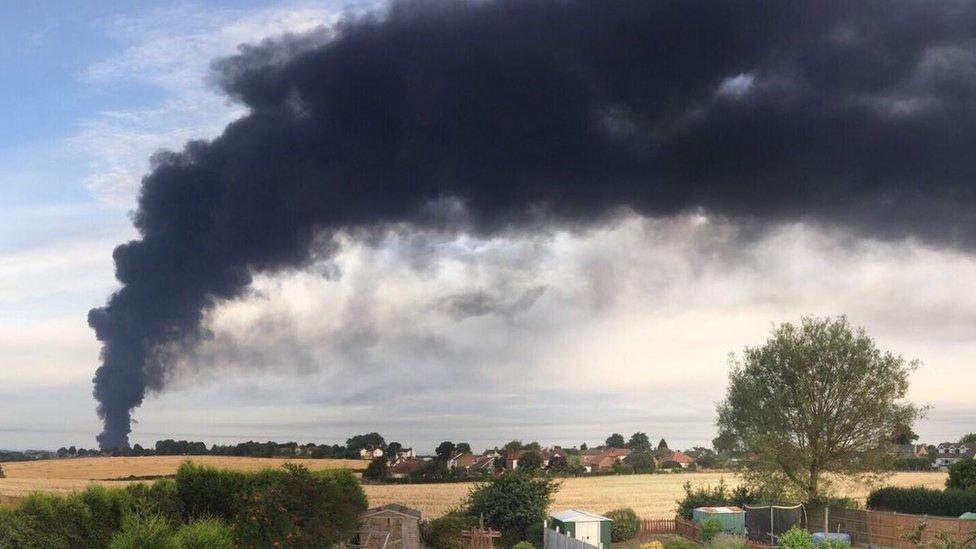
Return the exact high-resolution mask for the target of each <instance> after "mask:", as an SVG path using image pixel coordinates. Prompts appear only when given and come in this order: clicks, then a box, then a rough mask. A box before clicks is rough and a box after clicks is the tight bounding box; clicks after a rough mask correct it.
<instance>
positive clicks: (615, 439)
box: [607, 433, 624, 448]
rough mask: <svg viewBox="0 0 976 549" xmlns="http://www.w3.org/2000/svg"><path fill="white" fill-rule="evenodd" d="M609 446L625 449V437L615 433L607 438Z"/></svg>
mask: <svg viewBox="0 0 976 549" xmlns="http://www.w3.org/2000/svg"><path fill="white" fill-rule="evenodd" d="M607 446H609V447H610V448H623V447H624V436H623V435H621V434H620V433H614V434H612V435H610V436H608V437H607Z"/></svg>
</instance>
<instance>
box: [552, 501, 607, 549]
mask: <svg viewBox="0 0 976 549" xmlns="http://www.w3.org/2000/svg"><path fill="white" fill-rule="evenodd" d="M611 522H613V521H612V520H610V519H608V518H607V517H604V516H600V515H597V514H596V513H588V512H586V511H580V510H578V509H566V510H565V511H560V512H558V513H556V514H554V515H552V529H553V530H556V531H557V532H562V533H563V534H566V535H567V536H569V537H571V538H573V539H578V540H580V541H582V542H583V543H585V544H587V545H591V546H593V547H597V548H598V549H610V523H611Z"/></svg>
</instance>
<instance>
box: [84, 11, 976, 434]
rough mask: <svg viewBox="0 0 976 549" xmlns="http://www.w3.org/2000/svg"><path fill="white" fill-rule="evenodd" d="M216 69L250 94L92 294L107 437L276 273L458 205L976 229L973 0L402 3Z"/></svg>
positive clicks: (156, 179) (149, 208)
mask: <svg viewBox="0 0 976 549" xmlns="http://www.w3.org/2000/svg"><path fill="white" fill-rule="evenodd" d="M215 75H216V79H217V81H218V82H219V83H220V84H221V86H222V88H223V90H224V91H225V92H226V93H227V94H228V96H229V97H231V98H233V99H234V100H236V101H239V102H241V103H243V104H244V105H246V106H247V107H248V109H249V114H247V115H246V116H244V117H243V118H241V119H240V120H237V121H236V122H234V123H232V124H230V125H229V126H228V127H227V128H226V130H225V131H224V133H223V134H222V135H221V136H220V137H218V138H216V139H214V140H213V141H211V142H191V143H189V144H187V145H186V147H185V149H184V150H183V151H182V152H179V153H174V152H164V153H159V154H158V155H157V156H156V157H155V158H154V162H153V168H152V171H151V173H149V174H148V175H147V176H146V177H145V179H144V180H143V183H142V191H141V194H140V197H139V207H138V211H137V212H136V214H135V226H136V227H137V228H138V230H139V232H140V235H141V237H140V239H139V240H135V241H132V242H129V243H126V244H123V245H121V246H119V247H118V248H117V249H116V250H115V253H114V258H115V263H116V276H117V278H118V279H119V281H120V282H121V283H122V287H121V289H120V290H119V291H118V292H116V293H115V294H114V295H112V297H111V299H110V300H109V302H108V304H107V305H106V306H105V307H103V308H100V309H95V310H93V311H91V313H90V314H89V323H90V324H91V326H92V327H93V328H94V329H95V331H96V333H97V335H98V338H99V340H101V341H102V343H103V349H102V365H101V367H100V368H99V369H98V371H97V373H96V374H95V379H94V382H95V389H94V394H95V397H96V398H97V400H98V402H99V407H98V412H99V414H100V416H101V417H102V419H103V420H104V425H105V428H104V431H103V432H102V434H101V435H99V437H98V441H99V443H100V444H101V445H102V446H103V447H115V446H125V445H126V444H127V439H128V433H129V431H130V423H131V414H132V411H133V409H134V408H135V407H136V406H138V405H139V404H140V403H141V402H142V400H143V398H144V396H145V395H146V394H147V391H154V390H159V389H161V388H162V387H163V384H164V382H165V380H166V376H167V360H166V351H167V349H168V348H170V347H171V346H172V345H174V344H186V343H188V342H189V343H191V344H192V342H193V341H196V340H199V338H202V337H206V335H205V333H204V331H203V328H202V326H201V321H202V318H203V315H204V313H205V312H206V311H208V310H209V309H210V308H212V307H213V306H214V305H215V304H216V303H218V302H220V301H221V300H226V299H229V298H234V297H236V296H240V295H241V294H242V293H243V292H244V291H246V289H247V288H248V286H249V284H250V282H251V279H252V276H253V275H254V274H255V273H258V272H274V271H275V270H278V269H282V268H301V267H302V266H303V265H305V264H307V263H308V262H310V261H311V256H312V252H311V251H310V250H311V248H313V246H312V243H313V240H314V239H322V238H325V239H328V236H329V235H330V234H332V233H335V231H338V230H359V229H370V228H376V227H382V226H384V225H385V224H389V223H398V224H403V225H407V226H410V225H413V226H431V225H434V224H437V223H444V216H443V215H439V214H438V213H437V212H438V211H439V210H438V208H440V209H441V210H443V206H444V204H461V205H463V208H464V211H465V214H466V217H465V225H464V229H463V230H466V231H471V232H475V233H478V234H491V233H492V232H495V231H498V230H533V228H535V227H538V226H539V224H540V223H541V224H548V223H566V224H573V225H585V224H587V223H593V222H597V221H599V220H600V219H601V217H603V216H605V215H606V214H608V212H612V211H615V210H618V209H620V208H629V209H631V210H633V211H635V212H637V213H638V214H642V215H669V214H674V213H678V212H682V211H687V210H689V209H697V208H703V209H705V210H707V211H711V212H715V213H717V214H721V215H725V216H730V217H736V218H741V219H747V220H749V221H750V222H760V223H766V222H777V221H784V220H785V221H791V220H799V221H805V222H812V223H822V224H831V225H837V226H842V227H846V228H847V230H850V231H852V232H856V233H858V234H861V235H866V236H872V237H877V238H904V237H912V238H918V239H922V240H926V241H928V242H932V243H936V244H940V245H953V246H959V247H968V246H971V245H972V244H973V242H974V239H976V208H974V206H976V195H974V185H973V183H974V181H976V180H974V176H976V4H974V3H972V2H969V1H959V2H954V1H952V0H948V1H940V2H931V1H928V0H924V1H923V0H919V1H910V0H892V1H884V2H880V1H878V2H875V1H870V0H866V1H858V2H851V1H849V0H841V1H829V0H828V1H818V2H769V1H767V0H680V1H678V0H674V1H665V0H591V1H583V0H547V1H540V0H495V1H486V0H480V1H409V2H396V3H394V4H393V5H392V7H390V8H389V9H387V10H385V11H384V13H382V14H373V15H368V16H358V17H352V16H350V17H349V18H348V19H347V20H346V21H345V22H343V23H342V24H340V25H339V26H338V27H337V28H336V29H329V30H323V31H321V32H318V33H313V34H312V35H307V36H299V37H288V38H283V39H281V40H278V41H271V42H266V43H262V44H260V45H257V46H249V47H243V48H242V49H241V53H240V54H239V55H237V56H235V57H232V58H229V59H226V60H223V61H220V62H218V63H217V64H216V65H215ZM438 205H440V206H438ZM314 248H315V249H319V247H318V246H314Z"/></svg>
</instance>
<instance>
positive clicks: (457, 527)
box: [420, 512, 477, 549]
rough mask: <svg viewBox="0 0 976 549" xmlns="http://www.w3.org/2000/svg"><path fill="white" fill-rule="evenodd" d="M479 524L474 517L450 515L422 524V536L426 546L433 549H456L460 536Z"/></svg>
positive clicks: (454, 513)
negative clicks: (462, 531)
mask: <svg viewBox="0 0 976 549" xmlns="http://www.w3.org/2000/svg"><path fill="white" fill-rule="evenodd" d="M475 524H477V520H475V518H474V517H469V516H467V515H462V514H460V513H457V512H453V513H448V514H446V515H444V516H441V517H438V518H436V519H433V520H430V521H426V522H424V523H423V524H421V528H420V535H421V538H422V539H423V542H424V545H426V546H429V547H432V548H433V549H454V548H456V547H458V545H459V541H458V534H460V533H461V530H466V529H468V528H471V527H472V526H474V525H475Z"/></svg>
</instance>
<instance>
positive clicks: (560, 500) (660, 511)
mask: <svg viewBox="0 0 976 549" xmlns="http://www.w3.org/2000/svg"><path fill="white" fill-rule="evenodd" d="M184 459H186V458H184V457H181V456H165V457H135V458H76V459H61V460H47V461H32V462H19V463H9V464H8V463H4V464H3V468H4V471H5V472H6V473H7V478H5V479H0V505H2V504H4V503H7V504H9V503H12V502H13V501H15V499H16V498H19V497H21V496H23V495H25V494H27V493H29V492H32V491H35V490H43V491H51V492H68V491H71V490H77V489H81V488H84V487H85V486H87V485H88V484H90V483H92V482H97V483H99V484H105V485H110V486H121V485H125V484H128V483H129V482H132V481H129V480H101V479H120V478H127V477H129V476H132V477H137V478H142V477H154V476H166V475H172V474H173V473H175V471H176V468H177V467H178V466H179V464H180V463H181V462H182V461H183V460H184ZM192 459H193V461H194V462H196V463H200V464H206V465H211V466H214V467H219V468H224V469H239V470H256V469H262V468H264V467H277V466H278V465H280V464H281V463H284V462H286V461H287V462H291V463H302V464H304V465H306V466H308V467H309V469H312V470H318V469H333V468H338V467H347V468H352V469H356V470H361V469H362V468H363V467H365V465H366V464H367V462H366V461H363V460H341V459H335V460H333V459H283V458H241V457H223V456H196V457H193V458H192ZM722 478H724V479H725V480H726V483H728V484H729V485H730V486H734V485H735V483H736V479H735V476H734V474H732V473H728V472H725V473H713V472H704V473H681V474H656V475H621V476H602V477H592V478H570V479H565V480H564V481H563V486H562V489H560V490H559V492H558V493H557V494H556V498H555V502H554V504H553V508H554V510H558V509H565V508H567V507H576V508H580V509H585V510H588V511H593V512H597V513H602V512H604V511H607V510H609V509H614V508H617V507H631V508H633V509H634V510H635V511H637V514H638V515H640V516H642V517H670V516H673V515H674V510H675V506H676V505H675V500H677V499H679V498H680V497H682V495H683V494H684V491H683V489H682V485H683V484H684V483H685V482H686V481H690V482H691V483H692V484H713V485H714V484H717V483H718V482H719V480H720V479H722ZM945 479H946V474H945V473H942V472H911V473H896V474H895V475H893V476H892V477H891V478H889V479H888V481H887V482H886V484H889V485H893V486H925V487H929V488H942V487H943V485H944V483H945ZM471 487H472V485H471V484H469V483H452V484H386V485H383V484H379V485H377V484H370V485H365V486H363V489H364V490H365V491H366V495H367V497H369V504H370V506H376V505H383V504H385V503H394V502H395V503H402V504H403V505H407V506H409V507H414V508H416V509H420V510H421V511H422V512H423V514H424V516H425V517H436V516H440V515H442V514H444V513H445V512H447V511H448V510H450V509H451V508H453V507H456V506H457V505H459V504H460V503H461V502H462V501H463V500H464V499H465V497H466V496H467V494H468V492H469V491H470V490H471ZM870 490H871V487H869V486H866V485H851V486H844V487H842V491H843V493H844V495H847V496H850V497H853V498H859V499H861V500H863V499H864V498H866V497H867V495H868V492H870Z"/></svg>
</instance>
